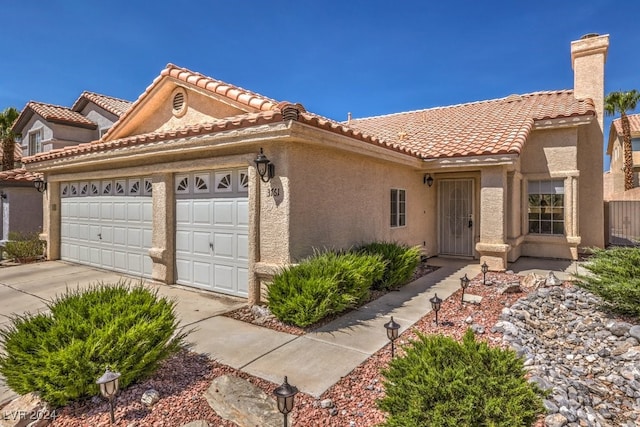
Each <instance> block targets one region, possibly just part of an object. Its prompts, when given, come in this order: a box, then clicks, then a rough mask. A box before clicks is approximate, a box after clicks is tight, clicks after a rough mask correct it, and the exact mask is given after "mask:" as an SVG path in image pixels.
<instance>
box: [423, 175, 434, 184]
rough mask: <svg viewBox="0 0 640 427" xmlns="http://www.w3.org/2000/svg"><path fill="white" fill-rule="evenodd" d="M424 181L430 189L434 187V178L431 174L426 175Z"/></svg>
mask: <svg viewBox="0 0 640 427" xmlns="http://www.w3.org/2000/svg"><path fill="white" fill-rule="evenodd" d="M423 181H424V183H425V184H427V185H428V186H429V187H431V186H432V185H433V177H432V176H431V174H430V173H427V174H425V175H424V178H423Z"/></svg>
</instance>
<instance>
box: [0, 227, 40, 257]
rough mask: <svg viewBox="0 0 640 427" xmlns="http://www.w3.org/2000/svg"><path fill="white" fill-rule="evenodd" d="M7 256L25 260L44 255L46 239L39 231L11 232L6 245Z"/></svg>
mask: <svg viewBox="0 0 640 427" xmlns="http://www.w3.org/2000/svg"><path fill="white" fill-rule="evenodd" d="M4 251H5V252H6V253H7V258H9V259H13V260H17V261H19V262H23V261H25V260H29V259H33V258H37V257H39V256H42V253H43V252H44V241H42V240H40V237H39V235H38V233H17V232H11V233H9V241H7V243H5V245H4Z"/></svg>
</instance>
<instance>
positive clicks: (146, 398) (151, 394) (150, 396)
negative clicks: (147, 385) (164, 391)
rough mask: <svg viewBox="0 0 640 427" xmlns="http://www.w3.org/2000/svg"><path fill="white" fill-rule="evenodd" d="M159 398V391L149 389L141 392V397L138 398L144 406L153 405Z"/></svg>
mask: <svg viewBox="0 0 640 427" xmlns="http://www.w3.org/2000/svg"><path fill="white" fill-rule="evenodd" d="M159 400H160V393H158V391H157V390H154V389H152V388H151V389H149V390H147V391H145V392H144V393H142V398H140V402H142V404H143V405H146V406H153V405H155V404H156V403H158V401H159Z"/></svg>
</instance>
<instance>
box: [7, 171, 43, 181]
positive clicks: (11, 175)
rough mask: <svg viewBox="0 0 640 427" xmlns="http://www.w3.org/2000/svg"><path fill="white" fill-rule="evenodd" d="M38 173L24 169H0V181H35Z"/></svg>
mask: <svg viewBox="0 0 640 427" xmlns="http://www.w3.org/2000/svg"><path fill="white" fill-rule="evenodd" d="M39 176H40V174H35V173H33V172H29V171H27V170H26V169H11V170H8V171H0V181H14V182H29V181H35V179H36V178H37V177H39Z"/></svg>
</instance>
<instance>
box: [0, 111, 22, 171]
mask: <svg viewBox="0 0 640 427" xmlns="http://www.w3.org/2000/svg"><path fill="white" fill-rule="evenodd" d="M19 115H20V113H19V112H18V110H16V109H15V108H14V107H8V108H5V110H4V111H3V112H2V113H0V143H2V170H3V171H6V170H10V169H13V166H14V163H15V146H16V141H15V137H16V135H15V134H14V133H13V130H12V129H11V127H12V126H13V123H14V122H15V121H16V119H17V118H18V116H19Z"/></svg>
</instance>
